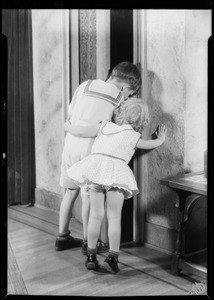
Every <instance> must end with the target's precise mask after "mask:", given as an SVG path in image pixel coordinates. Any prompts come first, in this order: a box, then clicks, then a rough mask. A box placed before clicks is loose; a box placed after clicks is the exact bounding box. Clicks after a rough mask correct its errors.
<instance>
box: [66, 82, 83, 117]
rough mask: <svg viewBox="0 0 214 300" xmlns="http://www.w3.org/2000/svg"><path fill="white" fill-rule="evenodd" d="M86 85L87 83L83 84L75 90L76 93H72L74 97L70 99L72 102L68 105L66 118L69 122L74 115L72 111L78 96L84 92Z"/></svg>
mask: <svg viewBox="0 0 214 300" xmlns="http://www.w3.org/2000/svg"><path fill="white" fill-rule="evenodd" d="M86 84H87V81H85V82H83V83H82V84H81V85H80V86H79V87H78V88H77V89H76V91H75V92H74V95H73V97H72V100H71V103H70V104H69V107H68V118H69V120H71V119H72V116H73V113H74V109H75V106H76V103H77V102H78V98H79V97H78V96H79V95H78V94H79V93H80V92H81V91H82V90H84V88H85V85H86Z"/></svg>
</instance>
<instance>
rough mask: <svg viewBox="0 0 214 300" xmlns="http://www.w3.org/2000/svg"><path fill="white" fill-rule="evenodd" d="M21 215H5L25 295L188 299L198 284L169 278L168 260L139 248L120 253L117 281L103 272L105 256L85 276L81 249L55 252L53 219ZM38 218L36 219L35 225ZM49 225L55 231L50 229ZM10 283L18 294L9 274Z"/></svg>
mask: <svg viewBox="0 0 214 300" xmlns="http://www.w3.org/2000/svg"><path fill="white" fill-rule="evenodd" d="M23 209H24V208H20V207H19V208H18V209H17V210H16V209H12V210H13V211H12V212H11V209H9V213H8V241H9V244H10V246H11V251H10V253H13V255H14V259H15V261H16V264H17V270H18V271H19V278H20V280H21V281H20V285H21V287H20V288H21V290H22V293H23V294H25V293H28V294H29V295H72V296H147V295H155V296H157V295H188V293H189V291H190V290H191V289H192V286H193V284H194V283H195V282H200V278H196V277H193V276H190V274H182V275H181V276H173V275H172V274H171V272H170V262H171V257H170V256H169V255H167V254H164V253H161V252H159V251H156V250H154V249H150V248H148V247H143V246H139V247H133V246H128V245H126V246H122V247H121V252H120V257H119V261H120V263H119V267H120V272H119V273H118V274H117V275H114V274H110V273H107V272H106V271H105V269H104V267H103V266H102V264H103V261H104V259H105V257H106V255H105V254H102V255H98V260H99V269H98V271H88V270H87V269H86V268H85V265H84V261H85V256H83V255H82V253H81V249H80V248H75V249H70V250H66V251H55V249H54V243H55V237H56V231H57V229H56V228H55V227H54V226H55V225H56V224H57V221H56V220H57V215H54V214H52V213H50V212H48V213H47V214H45V213H44V212H41V211H38V210H37V209H36V210H33V208H31V209H30V215H29V214H27V215H28V216H26V213H25V209H24V210H23ZM18 210H19V211H18ZM36 215H37V216H38V215H39V219H38V218H37V217H36ZM50 215H52V216H50ZM47 216H49V217H47ZM30 218H31V219H32V220H30ZM36 218H37V223H36V220H35V219H36ZM48 220H49V221H50V222H49V221H48ZM55 222H56V223H55ZM26 223H27V224H26ZM30 223H31V224H32V226H31V225H30ZM39 223H40V226H39V225H38V224H39ZM46 223H49V224H46ZM50 224H52V225H53V228H54V229H51V226H50ZM54 224H55V225H54ZM37 227H38V228H37ZM56 227H57V226H56ZM48 231H49V232H48ZM10 253H8V259H9V260H10V261H11V263H12V258H11V255H10ZM17 278H18V277H17ZM21 278H22V279H21ZM8 283H9V286H10V292H11V293H13V294H20V289H19V290H18V288H17V289H12V288H11V277H10V276H9V274H8ZM15 283H16V282H15ZM17 284H18V285H19V283H17ZM18 285H17V286H18Z"/></svg>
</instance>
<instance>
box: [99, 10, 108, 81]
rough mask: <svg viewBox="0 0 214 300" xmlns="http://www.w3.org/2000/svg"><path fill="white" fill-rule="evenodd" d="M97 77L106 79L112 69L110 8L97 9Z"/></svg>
mask: <svg viewBox="0 0 214 300" xmlns="http://www.w3.org/2000/svg"><path fill="white" fill-rule="evenodd" d="M96 31H97V78H99V79H101V80H105V79H106V77H107V74H108V71H109V69H110V10H109V9H96Z"/></svg>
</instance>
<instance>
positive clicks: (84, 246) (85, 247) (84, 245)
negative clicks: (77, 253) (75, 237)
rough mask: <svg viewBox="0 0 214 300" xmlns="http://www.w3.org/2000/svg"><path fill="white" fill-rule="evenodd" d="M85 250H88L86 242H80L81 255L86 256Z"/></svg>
mask: <svg viewBox="0 0 214 300" xmlns="http://www.w3.org/2000/svg"><path fill="white" fill-rule="evenodd" d="M87 248H88V243H87V241H82V254H83V255H86V254H87Z"/></svg>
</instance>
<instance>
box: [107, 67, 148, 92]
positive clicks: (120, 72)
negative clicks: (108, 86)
mask: <svg viewBox="0 0 214 300" xmlns="http://www.w3.org/2000/svg"><path fill="white" fill-rule="evenodd" d="M110 76H111V78H115V77H116V78H117V79H118V80H119V81H124V82H126V83H127V84H129V85H130V87H131V89H132V90H134V91H135V92H136V93H137V92H138V90H139V89H140V86H141V84H142V80H141V74H140V71H139V69H138V67H137V66H136V65H134V64H133V63H131V62H129V61H124V62H121V63H119V64H118V65H116V67H114V69H113V70H112V72H111V73H110V74H109V75H108V78H109V77H110Z"/></svg>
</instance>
